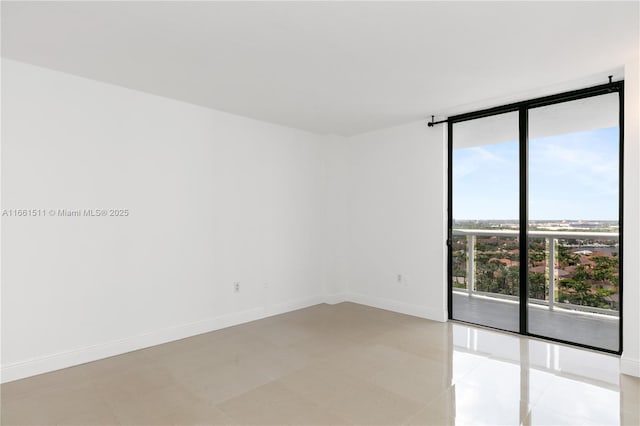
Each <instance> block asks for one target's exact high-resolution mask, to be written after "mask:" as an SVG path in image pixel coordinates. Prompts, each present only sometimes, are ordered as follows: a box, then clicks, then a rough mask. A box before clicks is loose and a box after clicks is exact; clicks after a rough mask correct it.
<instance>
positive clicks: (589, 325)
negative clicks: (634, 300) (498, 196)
mask: <svg viewBox="0 0 640 426" xmlns="http://www.w3.org/2000/svg"><path fill="white" fill-rule="evenodd" d="M619 155H620V153H619V128H618V94H617V93H611V94H607V95H602V96H595V97H591V98H586V99H581V100H577V101H572V102H565V103H561V104H557V105H551V106H546V107H540V108H535V109H532V110H530V111H529V224H528V230H529V235H530V239H529V256H528V258H529V306H528V309H529V332H530V333H532V334H537V335H541V336H545V337H553V338H556V339H561V340H564V341H568V342H574V343H580V344H585V345H589V346H595V347H598V348H603V349H610V350H618V347H619V342H618V336H619V334H618V326H619V311H618V303H619V295H618V276H619V256H618V253H619V247H618V231H619V222H618V215H619V210H618V206H619V193H618V192H619Z"/></svg>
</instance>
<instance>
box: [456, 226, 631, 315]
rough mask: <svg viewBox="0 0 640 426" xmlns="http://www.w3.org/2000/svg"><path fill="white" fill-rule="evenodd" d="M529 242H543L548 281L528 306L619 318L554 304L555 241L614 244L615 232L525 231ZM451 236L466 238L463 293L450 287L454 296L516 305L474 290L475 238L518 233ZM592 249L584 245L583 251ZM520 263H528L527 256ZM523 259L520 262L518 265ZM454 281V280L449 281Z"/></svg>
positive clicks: (516, 234)
mask: <svg viewBox="0 0 640 426" xmlns="http://www.w3.org/2000/svg"><path fill="white" fill-rule="evenodd" d="M528 235H529V238H530V240H533V239H544V241H545V247H546V250H545V252H546V259H545V262H546V265H545V266H546V270H545V276H546V277H548V278H546V279H548V288H547V290H546V293H547V294H546V299H547V300H542V299H536V298H532V297H529V303H530V304H533V305H538V306H540V307H546V308H547V309H549V310H554V309H557V308H559V309H563V310H564V309H566V310H570V311H580V312H585V313H586V312H590V313H596V314H604V315H609V316H616V317H617V316H619V313H618V311H617V310H616V309H605V308H601V307H595V306H588V305H578V304H572V303H566V302H557V301H556V283H557V281H558V278H559V277H558V268H556V264H555V259H556V252H557V245H558V240H591V241H607V240H614V241H615V240H618V238H619V234H618V233H617V232H583V231H576V232H571V231H529V233H528ZM453 236H454V238H455V237H461V236H464V237H465V238H466V255H467V264H466V289H463V288H456V287H455V286H454V287H453V290H454V291H456V292H457V293H459V294H460V293H467V294H468V295H469V296H480V297H490V298H494V299H496V298H497V299H503V300H510V301H518V300H519V297H518V296H514V295H509V294H500V293H494V292H487V291H478V290H477V289H476V283H475V281H476V280H475V279H476V242H477V237H507V238H518V237H519V236H520V232H519V231H518V230H502V229H500V230H487V229H454V230H453ZM590 247H592V246H590V245H586V246H585V247H584V248H590ZM526 256H527V257H525V258H524V259H526V260H525V261H527V262H528V254H527V255H526ZM522 260H523V259H520V261H522ZM453 278H454V279H456V278H457V277H455V276H454V277H453Z"/></svg>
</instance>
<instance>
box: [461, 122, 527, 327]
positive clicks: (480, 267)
mask: <svg viewBox="0 0 640 426" xmlns="http://www.w3.org/2000/svg"><path fill="white" fill-rule="evenodd" d="M518 151H519V150H518V113H517V112H513V113H507V114H499V115H495V116H491V117H486V118H479V119H476V120H470V121H465V122H461V123H456V124H454V125H453V153H452V154H453V170H452V172H453V184H452V188H451V189H452V204H453V211H452V215H453V230H452V233H453V244H452V261H453V270H452V272H453V274H452V275H453V278H452V280H453V282H452V286H453V292H452V293H453V294H452V295H451V297H452V304H453V318H454V319H458V320H462V321H467V322H472V323H475V324H480V325H486V326H489V327H496V328H500V329H503V330H510V331H519V303H518V289H519V278H518V276H519V274H518V268H519V265H520V253H519V249H518V232H519V229H520V224H519V184H518V182H519V170H518V167H519V153H518Z"/></svg>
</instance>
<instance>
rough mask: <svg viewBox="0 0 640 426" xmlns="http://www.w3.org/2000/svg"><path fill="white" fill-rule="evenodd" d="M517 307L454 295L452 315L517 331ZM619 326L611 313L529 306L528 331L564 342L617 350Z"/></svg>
mask: <svg viewBox="0 0 640 426" xmlns="http://www.w3.org/2000/svg"><path fill="white" fill-rule="evenodd" d="M519 309H520V305H518V304H517V303H514V302H512V301H506V300H501V299H497V298H496V299H490V298H486V297H469V296H467V295H466V294H459V293H454V294H453V317H454V318H456V319H459V320H462V321H467V322H472V323H474V324H482V325H486V326H489V327H495V328H499V329H502V330H511V331H518V329H519V328H520V312H519ZM618 326H619V320H618V318H617V317H613V316H606V315H593V314H588V313H584V312H572V311H568V310H566V309H562V308H559V309H558V308H557V309H556V310H554V311H550V310H549V309H547V308H546V307H540V306H534V307H531V308H529V332H530V333H531V334H536V335H538V336H544V337H552V338H555V339H560V340H564V341H567V342H574V343H580V344H583V345H589V346H594V347H598V348H602V349H609V350H612V351H617V350H618V339H619V330H618ZM639 426H640V425H639Z"/></svg>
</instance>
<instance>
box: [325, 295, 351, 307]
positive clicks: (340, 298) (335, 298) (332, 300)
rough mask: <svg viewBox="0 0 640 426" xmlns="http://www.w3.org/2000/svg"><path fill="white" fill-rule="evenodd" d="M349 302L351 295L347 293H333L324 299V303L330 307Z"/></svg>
mask: <svg viewBox="0 0 640 426" xmlns="http://www.w3.org/2000/svg"><path fill="white" fill-rule="evenodd" d="M349 301H350V300H349V295H348V294H347V293H333V294H328V295H326V296H325V297H324V303H326V304H328V305H337V304H338V303H342V302H349Z"/></svg>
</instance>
